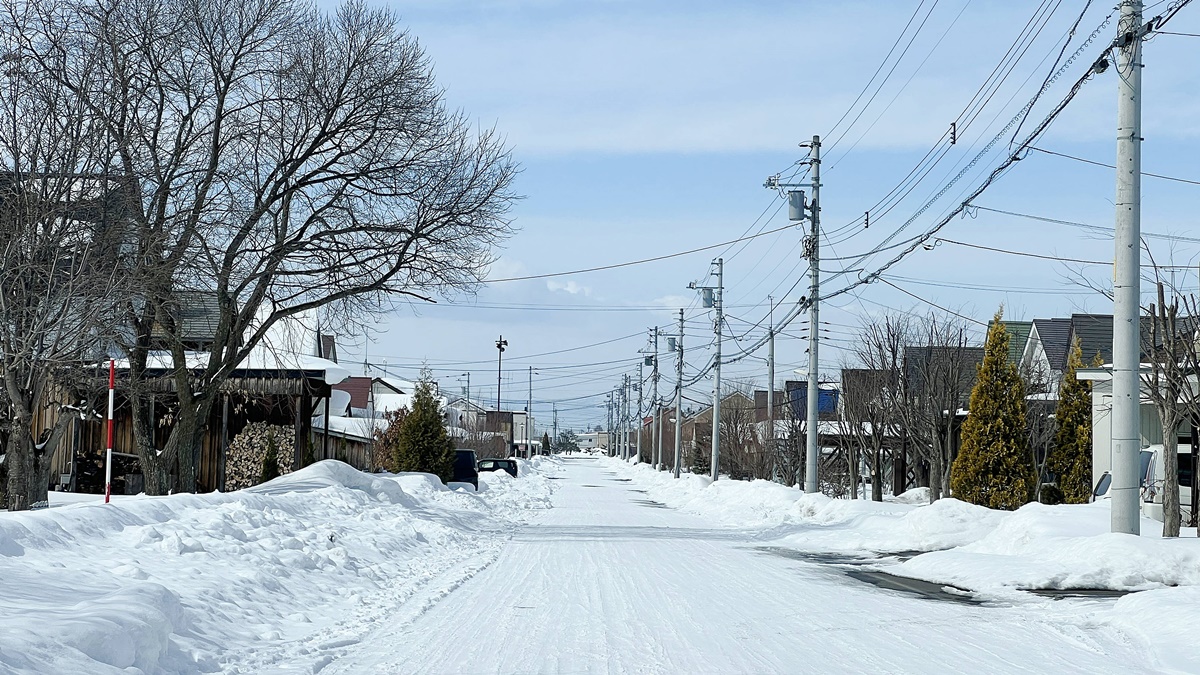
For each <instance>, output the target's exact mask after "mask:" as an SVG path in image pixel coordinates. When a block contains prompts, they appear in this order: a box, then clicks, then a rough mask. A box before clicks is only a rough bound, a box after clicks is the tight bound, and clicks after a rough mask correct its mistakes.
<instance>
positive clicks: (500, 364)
mask: <svg viewBox="0 0 1200 675" xmlns="http://www.w3.org/2000/svg"><path fill="white" fill-rule="evenodd" d="M507 346H508V340H505V339H504V336H503V335H501V336H500V339H499V340H496V349H498V350H500V354H499V355H498V356H497V357H496V410H497V411H500V410H503V409H504V408H503V407H501V405H500V376H501V374H502V373H503V372H504V348H505V347H507Z"/></svg>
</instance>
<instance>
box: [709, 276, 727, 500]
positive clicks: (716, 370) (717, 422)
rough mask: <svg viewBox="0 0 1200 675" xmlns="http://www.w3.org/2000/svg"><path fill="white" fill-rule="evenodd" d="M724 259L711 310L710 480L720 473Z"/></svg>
mask: <svg viewBox="0 0 1200 675" xmlns="http://www.w3.org/2000/svg"><path fill="white" fill-rule="evenodd" d="M724 276H725V259H724V258H717V291H716V294H715V295H714V297H713V309H715V310H716V313H717V320H716V321H715V322H713V332H714V333H715V334H716V356H714V357H713V414H712V479H713V480H714V481H715V480H717V476H718V475H719V474H720V473H721V463H720V459H721V324H722V323H723V322H724V319H725V317H724V316H723V315H722V313H721V304H722V302H721V296H722V295H723V294H724V291H725V285H724V284H725V279H724Z"/></svg>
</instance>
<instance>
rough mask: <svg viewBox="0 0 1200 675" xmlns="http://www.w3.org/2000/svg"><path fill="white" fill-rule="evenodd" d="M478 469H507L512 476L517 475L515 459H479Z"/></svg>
mask: <svg viewBox="0 0 1200 675" xmlns="http://www.w3.org/2000/svg"><path fill="white" fill-rule="evenodd" d="M479 470H480V471H507V472H508V474H509V475H510V476H512V477H513V478H516V477H517V460H515V459H481V460H479Z"/></svg>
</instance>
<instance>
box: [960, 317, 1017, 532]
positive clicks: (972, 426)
mask: <svg viewBox="0 0 1200 675" xmlns="http://www.w3.org/2000/svg"><path fill="white" fill-rule="evenodd" d="M1002 315H1003V308H1002V309H1001V310H1000V311H998V312H996V320H995V321H994V322H993V323H992V327H991V329H990V330H989V331H988V336H987V344H986V345H985V347H984V355H983V363H982V364H980V366H979V369H978V377H977V379H976V382H975V387H974V389H972V390H971V404H970V414H969V415H967V420H966V421H965V422H964V423H963V426H962V448H961V449H960V450H959V453H958V457H957V458H956V459H955V460H954V466H953V467H951V469H950V489H951V490H952V492H953V494H954V496H955V497H957V498H958V499H962V500H964V501H968V502H971V503H972V504H980V505H982V506H987V507H989V508H993V509H1006V510H1013V509H1016V508H1018V507H1019V506H1021V505H1022V504H1025V503H1027V502H1029V501H1030V500H1031V499H1032V498H1033V494H1034V490H1035V488H1036V487H1037V471H1036V470H1035V469H1034V463H1033V454H1032V453H1031V452H1030V450H1029V440H1028V437H1027V434H1026V432H1025V412H1026V411H1025V385H1024V383H1023V382H1022V380H1021V376H1020V374H1019V373H1018V372H1017V367H1016V365H1015V364H1012V363H1009V362H1008V340H1009V336H1008V331H1006V330H1005V328H1004V324H1002V323H1000V319H1001V317H1002Z"/></svg>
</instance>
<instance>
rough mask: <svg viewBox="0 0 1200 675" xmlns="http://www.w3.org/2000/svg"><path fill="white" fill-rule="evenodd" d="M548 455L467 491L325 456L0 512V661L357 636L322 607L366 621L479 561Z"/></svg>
mask: <svg viewBox="0 0 1200 675" xmlns="http://www.w3.org/2000/svg"><path fill="white" fill-rule="evenodd" d="M553 468H554V467H553V465H552V464H551V463H546V462H540V463H538V462H535V463H532V464H530V465H528V466H526V467H525V475H526V476H527V478H522V479H520V480H504V479H499V478H498V477H496V476H487V477H486V478H483V479H482V480H481V486H482V485H486V486H487V489H486V490H481V491H480V492H479V493H469V492H465V491H461V490H450V489H448V488H446V487H445V486H443V485H441V483H440V482H439V481H438V480H437V479H436V478H435V477H433V476H429V475H426V474H403V475H398V476H392V475H387V474H366V473H362V472H359V471H356V470H354V469H353V468H351V467H350V466H348V465H346V464H342V463H340V462H335V461H324V462H319V463H316V464H314V465H312V466H310V467H307V468H305V469H303V470H300V471H297V472H295V473H291V474H288V475H287V476H283V477H280V478H278V479H276V480H273V481H271V482H269V483H267V484H265V485H261V486H258V487H255V488H251V489H247V490H242V491H239V492H234V493H229V494H219V493H214V494H205V495H174V496H170V497H144V496H142V497H127V498H123V499H121V500H118V501H114V503H112V504H109V505H104V504H97V503H74V504H67V505H63V506H60V507H57V508H53V509H48V510H43V511H36V512H21V513H4V514H0V585H2V587H3V589H4V592H3V593H2V594H0V672H6V673H8V672H16V673H22V672H27V673H46V672H89V673H107V672H197V671H201V672H204V671H215V670H224V671H232V672H247V673H249V672H260V671H261V670H262V669H263V667H264V666H265V665H266V664H270V663H272V662H275V661H277V660H278V659H279V658H280V657H281V656H285V655H290V656H292V657H295V655H296V654H302V655H311V657H312V659H313V662H314V663H318V664H319V663H320V661H321V658H322V657H321V653H322V651H327V650H328V649H332V648H333V646H336V645H345V644H347V640H349V641H350V642H353V641H354V640H356V639H358V638H359V637H361V636H356V635H347V634H346V633H345V632H344V631H345V630H346V629H345V628H344V627H340V626H338V625H336V624H334V623H333V619H332V618H331V617H337V616H345V615H346V614H347V613H351V612H353V613H355V614H356V615H359V616H365V617H367V618H368V620H367V621H364V622H363V623H361V624H357V625H359V626H360V627H359V630H366V628H364V627H369V626H370V625H371V622H370V619H371V617H375V615H376V614H378V617H377V620H378V621H379V622H384V621H386V620H387V616H386V613H385V611H384V609H383V608H384V607H394V606H395V605H396V604H397V599H399V600H400V601H403V600H404V599H406V598H408V597H410V596H413V595H414V594H416V593H418V592H424V591H423V590H422V589H424V588H426V587H428V586H429V585H430V584H435V585H436V584H457V583H461V582H462V580H464V579H465V578H469V576H471V575H472V574H474V573H475V572H477V571H478V570H479V569H482V567H484V566H486V565H487V564H488V563H489V562H490V561H491V559H493V558H494V556H495V555H496V554H497V553H498V550H499V547H500V545H501V543H502V541H503V540H504V539H505V537H506V536H507V535H506V533H507V532H508V531H511V529H512V528H513V527H515V526H516V525H517V524H519V523H521V522H524V521H526V520H527V519H528V518H529V517H531V515H532V514H533V513H534V511H531V509H542V508H546V507H547V506H548V504H549V497H550V492H551V490H552V489H553V481H548V480H546V479H545V477H544V475H543V474H544V473H546V472H548V471H550V470H552V469H553ZM506 476H507V474H506ZM509 478H511V477H509Z"/></svg>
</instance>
